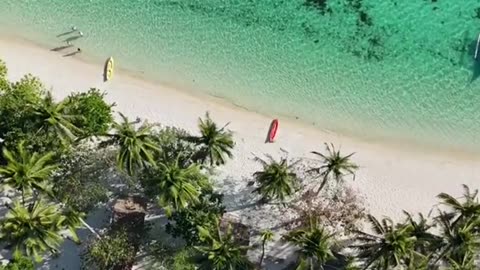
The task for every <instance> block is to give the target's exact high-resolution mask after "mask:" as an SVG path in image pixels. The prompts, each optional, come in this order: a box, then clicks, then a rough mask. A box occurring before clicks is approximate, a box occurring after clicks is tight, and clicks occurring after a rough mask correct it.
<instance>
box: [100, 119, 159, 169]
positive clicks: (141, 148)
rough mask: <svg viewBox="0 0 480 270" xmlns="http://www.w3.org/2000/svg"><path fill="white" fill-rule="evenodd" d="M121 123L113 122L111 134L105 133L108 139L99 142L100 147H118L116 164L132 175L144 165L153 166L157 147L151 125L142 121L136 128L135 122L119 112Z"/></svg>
mask: <svg viewBox="0 0 480 270" xmlns="http://www.w3.org/2000/svg"><path fill="white" fill-rule="evenodd" d="M120 116H121V117H122V122H121V123H116V122H115V123H113V130H114V133H113V134H106V136H107V137H109V139H108V140H107V141H104V142H102V143H101V144H100V146H101V147H105V146H108V145H115V146H117V147H119V150H118V154H117V166H118V168H119V169H121V170H122V171H125V172H127V173H128V174H129V175H134V173H135V172H137V171H138V170H141V169H143V168H144V167H146V166H154V165H155V161H154V154H155V152H158V151H159V150H160V149H159V148H158V146H157V144H156V143H155V140H154V139H153V136H152V126H151V125H148V124H147V123H143V124H142V125H141V126H140V127H139V128H138V129H137V128H136V127H135V124H136V123H137V122H130V121H129V120H128V118H127V117H126V116H125V115H123V114H121V113H120Z"/></svg>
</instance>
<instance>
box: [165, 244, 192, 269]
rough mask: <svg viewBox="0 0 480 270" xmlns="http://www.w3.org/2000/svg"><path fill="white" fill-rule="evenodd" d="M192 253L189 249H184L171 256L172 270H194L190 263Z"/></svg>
mask: <svg viewBox="0 0 480 270" xmlns="http://www.w3.org/2000/svg"><path fill="white" fill-rule="evenodd" d="M192 256H194V251H193V250H192V249H190V248H185V249H182V250H180V251H179V252H177V253H176V254H175V255H174V256H173V263H172V268H171V269H172V270H196V268H195V264H194V263H193V262H192V259H191V258H192Z"/></svg>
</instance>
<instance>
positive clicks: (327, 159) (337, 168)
mask: <svg viewBox="0 0 480 270" xmlns="http://www.w3.org/2000/svg"><path fill="white" fill-rule="evenodd" d="M325 147H326V150H327V154H326V155H324V154H322V153H320V152H316V151H312V152H311V153H313V154H315V155H318V156H320V158H321V162H322V165H321V166H320V167H317V168H312V169H310V170H309V172H315V173H317V174H318V175H319V176H320V177H322V178H323V180H322V183H321V184H320V187H319V188H318V190H317V192H316V195H318V194H319V193H320V191H321V190H322V189H323V187H324V186H325V184H327V181H328V180H329V178H330V177H333V179H334V180H335V181H336V182H337V183H340V182H342V181H343V178H344V177H345V176H346V175H353V179H354V180H355V172H356V170H357V169H358V165H357V164H355V163H353V162H352V161H351V160H350V158H351V157H352V156H353V155H354V154H355V153H351V154H349V155H346V156H343V155H342V154H341V153H340V150H338V151H337V150H336V149H335V146H334V145H333V144H330V145H328V144H327V143H325Z"/></svg>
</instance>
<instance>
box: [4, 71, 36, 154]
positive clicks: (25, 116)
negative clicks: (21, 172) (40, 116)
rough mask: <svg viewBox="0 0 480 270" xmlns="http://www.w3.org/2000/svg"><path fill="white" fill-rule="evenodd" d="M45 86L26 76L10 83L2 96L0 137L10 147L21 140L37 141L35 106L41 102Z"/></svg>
mask: <svg viewBox="0 0 480 270" xmlns="http://www.w3.org/2000/svg"><path fill="white" fill-rule="evenodd" d="M44 91H45V90H44V87H43V85H42V84H41V83H40V81H39V80H38V79H37V78H35V77H33V76H25V77H23V78H22V79H21V80H20V81H18V82H16V83H8V87H4V88H3V89H2V92H1V94H2V95H1V96H0V138H2V139H3V140H4V143H3V144H4V145H6V146H8V147H12V146H16V144H17V143H18V142H19V141H21V140H27V141H28V142H29V143H28V144H31V143H30V142H31V141H36V138H35V136H33V133H34V132H35V124H36V118H35V116H34V115H33V108H34V107H35V106H36V105H37V104H40V103H41V99H42V95H43V93H44Z"/></svg>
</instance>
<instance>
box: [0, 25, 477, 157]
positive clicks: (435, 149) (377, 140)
mask: <svg viewBox="0 0 480 270" xmlns="http://www.w3.org/2000/svg"><path fill="white" fill-rule="evenodd" d="M0 33H1V34H2V36H0V43H14V44H18V45H23V46H27V47H37V48H39V49H43V50H46V51H47V52H50V53H51V54H53V55H57V56H59V54H58V53H57V52H55V51H52V48H50V46H49V45H47V44H46V43H42V42H37V41H34V40H30V39H27V38H25V37H22V36H19V35H15V34H12V33H10V32H9V33H5V32H4V31H0ZM0 56H1V55H0ZM67 58H71V59H74V60H75V61H80V62H82V63H83V64H86V65H89V66H97V67H99V70H100V71H103V64H104V63H103V61H102V60H100V59H96V58H95V57H92V56H91V55H88V54H87V53H86V52H84V51H82V53H81V54H80V55H76V56H73V57H67ZM0 59H1V58H0ZM100 71H99V72H100ZM119 74H120V75H121V76H124V77H127V78H129V79H131V80H135V81H136V82H137V83H145V84H147V85H148V87H152V86H158V88H159V90H160V91H172V92H175V93H176V94H179V95H182V96H188V97H189V98H194V99H197V100H200V101H202V102H207V103H211V105H214V106H215V105H217V106H222V107H225V108H227V109H232V110H238V111H240V112H246V113H251V114H257V115H261V116H262V117H271V118H270V121H271V119H274V118H279V119H281V120H282V125H284V124H285V123H286V122H287V123H288V124H289V125H293V126H294V127H295V128H298V129H310V130H312V131H318V132H320V133H326V134H329V135H331V136H333V137H335V138H342V139H345V140H347V141H352V142H355V143H365V144H368V145H375V146H378V147H379V148H384V147H387V148H392V149H393V150H395V151H405V152H416V153H420V154H425V153H428V154H432V155H446V156H450V155H454V156H456V157H457V158H460V159H466V160H480V152H478V151H477V150H474V149H472V150H471V151H466V150H465V149H464V148H462V149H460V147H455V146H453V145H445V144H444V145H442V147H439V145H436V144H435V143H434V144H428V145H427V144H422V143H420V142H419V141H413V140H411V139H407V138H405V139H401V138H387V137H385V136H379V135H373V136H371V137H366V136H358V135H356V134H353V133H348V132H337V131H334V130H330V129H326V128H323V127H321V126H320V125H317V124H316V123H315V122H307V121H303V120H302V119H301V118H298V117H296V116H289V115H283V114H282V115H276V116H275V115H271V114H266V113H263V112H257V111H255V110H253V109H249V108H247V107H245V106H242V105H238V104H236V103H235V102H234V101H230V100H227V99H225V98H223V97H219V96H214V95H210V94H206V93H203V92H201V91H194V90H193V89H188V88H180V87H178V86H176V85H173V84H171V83H168V82H165V81H162V80H155V79H152V78H148V77H146V76H145V75H143V74H144V72H143V71H136V70H130V69H126V68H122V67H118V66H116V67H115V75H116V76H118V75H119ZM34 75H35V74H34ZM99 89H100V90H103V89H101V87H99Z"/></svg>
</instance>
